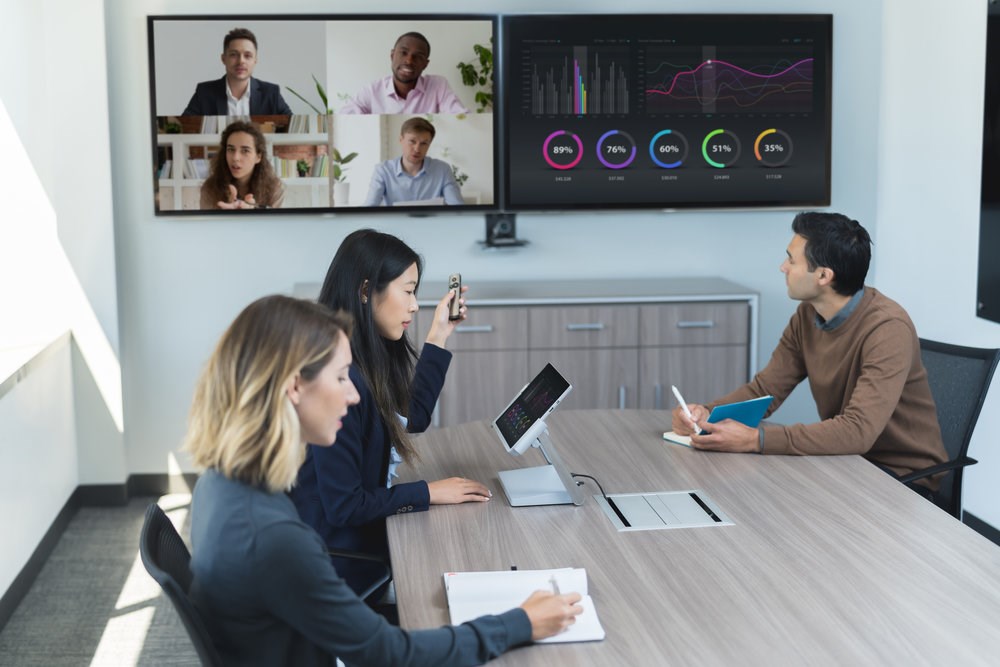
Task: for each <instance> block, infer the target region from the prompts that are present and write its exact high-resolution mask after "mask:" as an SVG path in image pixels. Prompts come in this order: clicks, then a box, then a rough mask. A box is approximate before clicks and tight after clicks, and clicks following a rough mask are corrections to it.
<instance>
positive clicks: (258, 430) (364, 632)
mask: <svg viewBox="0 0 1000 667" xmlns="http://www.w3.org/2000/svg"><path fill="white" fill-rule="evenodd" d="M350 330H351V323H350V319H349V316H347V315H344V314H341V313H336V314H335V313H333V312H332V311H330V310H329V309H327V308H326V307H324V306H322V305H319V304H316V303H312V302H308V301H302V300H298V299H293V298H290V297H285V296H270V297H265V298H263V299H260V300H258V301H256V302H254V303H252V304H250V306H248V307H247V308H246V309H245V310H244V311H243V312H242V313H240V315H239V316H238V317H237V318H236V320H235V321H234V322H233V324H232V325H231V326H230V327H229V329H228V330H227V331H226V332H225V334H223V336H222V339H221V340H220V341H219V343H218V345H217V346H216V349H215V351H214V352H213V354H212V357H211V359H210V360H209V362H208V365H207V367H206V368H205V370H204V372H203V373H202V376H201V378H200V379H199V381H198V385H197V388H196V390H195V397H194V403H193V405H192V408H191V417H190V425H189V429H188V434H187V437H186V440H185V448H186V449H187V451H188V452H190V454H191V456H192V458H193V459H194V461H195V463H196V464H197V465H199V466H201V467H203V468H204V469H205V472H204V474H203V475H202V476H201V478H200V479H199V480H198V483H197V485H196V486H195V491H194V498H193V500H192V507H191V542H192V547H193V549H192V551H193V553H192V559H191V571H192V574H193V575H194V581H193V583H192V586H191V596H192V598H193V600H194V603H195V606H196V607H197V608H198V610H199V611H200V612H201V615H202V616H203V617H204V619H205V622H206V624H207V625H208V628H209V631H210V634H211V635H212V637H213V640H214V642H215V645H216V648H217V649H218V651H219V653H220V654H221V655H222V656H223V659H224V661H225V662H226V663H227V664H230V663H231V664H240V665H281V664H285V665H332V664H334V662H335V658H337V657H339V658H340V659H341V660H343V661H344V662H346V663H347V664H349V665H350V664H361V665H390V664H391V665H473V664H480V663H482V662H484V661H486V660H489V659H491V658H493V657H496V656H497V655H499V654H501V653H503V652H504V651H506V650H508V649H509V648H511V647H513V646H516V645H519V644H523V643H526V642H528V641H530V640H537V639H542V638H544V637H548V636H551V635H554V634H556V633H558V632H561V631H562V630H564V629H565V628H566V627H567V626H569V625H570V624H571V623H573V622H574V621H575V617H576V615H577V614H579V613H580V612H581V611H582V609H581V608H580V606H579V605H578V604H576V603H577V602H578V601H579V599H580V596H579V595H578V594H575V593H571V594H566V595H554V594H552V593H546V592H542V591H539V592H536V593H535V594H533V595H532V596H531V597H530V598H528V599H527V600H526V601H525V602H524V603H523V604H522V605H521V606H520V607H518V608H515V609H512V610H510V611H508V612H505V613H503V614H500V615H499V616H483V617H481V618H478V619H476V620H474V621H471V622H469V623H465V624H463V625H461V626H458V627H449V626H446V627H442V628H438V629H434V630H420V631H414V632H406V631H404V630H401V629H400V628H398V627H396V626H393V625H390V624H389V623H388V622H387V621H386V620H385V619H384V618H383V617H381V616H379V615H378V614H376V613H375V612H374V611H372V610H371V609H370V608H369V607H368V606H367V605H366V604H364V602H362V601H361V600H360V599H358V597H357V595H356V594H355V593H354V592H353V591H352V590H351V589H350V588H349V587H348V586H347V584H345V583H344V581H343V580H342V579H341V578H340V577H339V576H338V575H337V572H336V571H335V570H334V568H333V565H332V564H331V562H330V559H329V558H328V556H327V553H326V549H325V546H324V544H323V541H322V540H321V539H320V537H319V535H317V534H316V533H315V531H313V529H312V528H310V527H309V526H307V525H306V524H305V523H303V522H302V521H301V520H300V519H299V517H298V514H297V512H296V511H295V506H294V505H293V504H292V502H291V501H290V500H289V499H288V496H287V495H286V494H285V492H286V491H287V490H288V489H289V488H290V487H291V485H292V484H293V483H294V482H295V478H296V473H297V472H298V469H299V466H300V465H301V463H302V461H303V459H304V457H305V451H306V442H310V443H314V444H318V445H322V446H327V447H329V446H336V445H335V444H334V441H335V440H336V437H337V431H338V430H339V429H340V427H341V420H342V419H343V417H344V415H346V414H347V408H348V406H350V405H353V404H355V403H357V401H358V392H357V390H356V389H355V388H354V385H353V384H352V382H351V380H350V377H349V374H348V373H349V370H350V366H351V348H350V344H349V342H348V340H349V336H350Z"/></svg>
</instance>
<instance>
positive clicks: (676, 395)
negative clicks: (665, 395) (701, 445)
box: [670, 385, 701, 435]
mask: <svg viewBox="0 0 1000 667" xmlns="http://www.w3.org/2000/svg"><path fill="white" fill-rule="evenodd" d="M670 389H671V391H673V392H674V398H676V399H677V402H678V403H680V404H681V412H683V413H684V416H685V417H687V418H688V421H689V422H691V424H692V425H693V426H694V434H695V435H701V428H699V427H698V423H697V422H695V420H694V417H693V416H691V411H690V410H688V404H687V401H685V400H684V397H683V396H681V392H680V390H679V389H677V387H676V386H674V385H670Z"/></svg>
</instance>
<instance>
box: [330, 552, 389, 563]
mask: <svg viewBox="0 0 1000 667" xmlns="http://www.w3.org/2000/svg"><path fill="white" fill-rule="evenodd" d="M326 552H327V553H328V554H330V555H331V556H337V557H338V558H351V559H353V560H367V561H371V562H373V563H381V564H382V565H385V566H386V567H388V566H389V561H387V560H386V559H385V558H384V557H382V556H378V555H376V554H369V553H365V552H363V551H351V550H350V549H327V550H326Z"/></svg>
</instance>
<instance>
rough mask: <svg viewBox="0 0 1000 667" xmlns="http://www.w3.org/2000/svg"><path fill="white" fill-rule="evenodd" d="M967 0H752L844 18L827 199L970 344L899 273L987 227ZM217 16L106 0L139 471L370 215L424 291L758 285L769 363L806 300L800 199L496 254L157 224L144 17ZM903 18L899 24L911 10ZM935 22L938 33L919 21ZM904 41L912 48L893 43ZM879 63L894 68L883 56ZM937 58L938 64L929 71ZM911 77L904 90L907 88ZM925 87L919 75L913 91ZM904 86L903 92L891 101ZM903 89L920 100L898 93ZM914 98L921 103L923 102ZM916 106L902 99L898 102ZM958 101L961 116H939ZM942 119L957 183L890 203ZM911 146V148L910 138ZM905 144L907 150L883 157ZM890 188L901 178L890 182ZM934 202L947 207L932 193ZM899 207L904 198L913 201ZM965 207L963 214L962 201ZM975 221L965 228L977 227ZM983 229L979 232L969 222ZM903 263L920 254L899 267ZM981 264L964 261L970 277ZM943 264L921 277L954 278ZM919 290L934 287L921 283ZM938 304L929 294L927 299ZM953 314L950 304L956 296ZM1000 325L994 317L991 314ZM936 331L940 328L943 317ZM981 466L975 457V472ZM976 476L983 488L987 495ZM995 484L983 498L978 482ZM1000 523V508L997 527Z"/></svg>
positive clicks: (367, 7) (407, 227)
mask: <svg viewBox="0 0 1000 667" xmlns="http://www.w3.org/2000/svg"><path fill="white" fill-rule="evenodd" d="M962 4H969V5H972V6H971V7H963V9H961V10H953V9H952V8H949V12H950V14H949V16H948V17H945V16H943V14H944V12H942V11H940V3H938V2H935V1H934V0H916V1H915V2H902V0H898V1H897V0H883V1H881V2H880V1H878V0H876V1H874V2H873V1H872V0H828V1H824V2H814V3H810V4H809V5H808V6H807V7H804V6H803V3H801V2H800V1H798V0H769V1H761V2H757V3H755V4H754V6H753V8H752V9H753V11H755V12H769V11H773V12H800V11H805V10H808V11H816V12H824V11H827V12H832V13H833V14H834V16H835V18H834V53H835V56H834V65H833V72H834V76H833V85H834V95H833V111H834V118H833V136H834V150H833V178H832V181H833V201H832V205H831V209H833V210H838V211H843V212H845V213H848V214H850V215H852V216H854V217H856V218H858V219H859V220H861V221H862V222H863V223H864V224H865V225H866V226H867V227H868V228H869V229H870V230H871V231H872V233H873V235H874V236H875V238H876V240H877V242H878V245H877V246H876V249H875V253H876V260H875V264H874V267H873V273H872V276H871V281H870V282H872V284H874V285H875V286H876V287H879V288H882V289H883V290H884V291H886V292H887V293H889V294H890V295H892V296H895V297H897V298H899V299H900V300H901V301H902V302H903V303H904V305H906V306H907V307H909V308H911V309H912V310H913V311H915V314H916V317H915V319H918V322H917V324H918V326H925V327H926V329H927V330H928V331H927V333H928V335H935V337H939V338H943V339H949V338H955V337H958V336H959V335H961V334H960V331H961V330H968V329H970V328H971V327H970V326H962V327H961V329H959V328H957V327H956V328H952V327H945V326H944V325H943V323H942V319H938V320H936V321H935V320H934V318H933V317H932V316H931V315H929V311H925V310H922V308H921V304H920V303H918V297H920V298H922V296H923V292H922V291H921V290H916V289H915V288H914V287H912V286H911V285H908V284H907V282H906V280H907V279H905V278H902V279H901V278H900V277H899V276H900V275H901V274H902V273H903V269H905V270H906V273H907V274H912V273H913V272H914V269H915V267H916V268H918V269H919V265H917V264H915V263H912V262H909V261H907V260H906V259H904V258H899V255H897V254H896V251H895V247H896V246H899V245H900V243H897V240H899V241H900V242H902V240H903V239H904V238H905V237H909V238H914V237H916V238H919V239H923V240H922V241H914V242H919V243H921V244H922V245H921V249H920V252H921V253H922V254H924V255H927V256H929V257H933V258H934V259H935V260H936V261H935V262H926V263H925V264H924V265H925V266H935V267H941V269H944V268H945V267H947V268H948V269H956V270H957V269H958V267H959V266H962V267H964V263H966V262H968V263H969V264H970V265H974V259H975V253H974V246H975V240H974V238H973V237H971V236H970V237H969V238H970V239H971V241H970V243H969V254H968V255H967V256H966V255H965V254H964V253H959V254H956V255H953V256H948V257H945V258H943V257H941V256H939V255H937V254H936V253H935V252H934V249H935V248H937V247H938V246H939V244H938V242H937V239H936V238H935V237H933V236H931V232H934V233H937V230H939V229H940V228H941V223H942V220H947V224H948V228H949V230H951V229H955V228H956V227H961V228H962V229H966V228H968V229H972V226H973V225H975V224H976V221H977V219H978V217H977V216H976V215H967V214H966V213H964V212H962V211H963V210H967V211H972V210H973V208H974V207H973V205H972V204H971V203H970V201H972V199H974V198H973V197H972V194H973V193H972V192H971V188H969V187H952V186H955V185H958V184H959V181H961V180H962V179H967V180H968V181H969V182H970V183H978V168H977V167H976V165H978V161H979V150H978V148H977V145H978V144H977V142H978V141H979V139H978V137H979V132H980V126H981V120H980V116H981V111H980V109H979V107H978V106H977V103H975V102H973V101H970V99H969V98H970V97H971V98H976V99H978V98H979V97H980V96H981V92H980V90H981V88H982V65H981V62H980V61H981V55H982V51H983V46H982V40H983V35H982V34H981V17H979V16H978V15H979V14H982V13H984V12H985V9H983V8H982V7H984V6H985V0H981V1H980V0H977V2H975V3H962ZM282 9H283V11H289V12H293V11H298V12H324V11H331V7H330V6H329V5H328V3H326V2H323V1H321V0H296V1H293V2H289V3H288V4H287V5H286V6H284V7H283V8H282ZM335 9H336V10H337V11H386V12H390V11H398V7H397V6H396V5H394V4H392V3H389V2H387V1H386V0H372V1H371V2H368V3H364V4H363V3H361V2H359V1H353V2H345V3H342V4H341V5H338V6H337V7H336V8H335ZM462 9H463V10H467V11H482V12H491V11H494V10H495V5H491V4H489V3H486V2H485V1H483V0H472V1H471V2H469V3H466V5H464V6H463V8H462ZM562 9H563V5H562V4H561V3H554V2H548V3H543V4H541V5H539V4H537V3H536V2H525V1H518V2H509V3H506V4H505V5H504V11H507V12H521V11H560V10H562ZM608 9H609V8H608V7H607V5H606V3H600V2H598V1H597V0H581V1H580V2H578V3H577V4H576V5H574V10H575V11H594V12H601V11H607V10H608ZM626 9H627V10H630V11H636V12H643V11H645V12H670V11H677V12H689V11H692V9H694V8H693V7H692V5H691V4H690V3H688V2H682V1H680V0H671V1H663V0H635V1H633V2H630V3H629V4H628V5H627V7H624V6H623V7H616V8H614V10H615V11H625V10H626ZM696 9H697V10H698V11H706V12H708V11H718V12H738V11H747V10H748V7H747V5H746V3H745V2H741V1H740V0H706V1H705V2H702V3H701V4H699V5H698V7H697V8H696ZM451 10H453V5H452V4H451V3H444V2H432V3H430V4H425V5H422V6H421V7H420V11H426V12H433V11H451ZM240 11H242V12H245V13H253V12H269V11H274V7H273V3H271V2H265V1H263V0H247V1H246V2H243V3H241V5H240ZM167 12H172V13H199V12H204V5H203V3H202V2H200V0H139V1H136V0H107V30H108V49H109V72H110V77H109V78H110V99H111V118H112V127H114V128H115V132H114V134H113V136H112V155H113V165H114V172H113V173H114V181H115V186H116V194H117V196H116V199H115V219H116V221H117V225H118V234H119V241H120V246H119V253H118V261H119V271H120V275H121V282H120V284H121V290H120V294H119V297H120V304H121V319H122V332H123V346H122V355H123V356H122V360H123V367H124V369H125V370H124V375H125V377H124V382H125V389H126V392H125V395H126V401H125V409H126V417H127V419H128V421H129V423H131V424H133V425H135V428H133V429H131V430H130V431H129V433H128V437H127V449H128V469H129V471H130V472H133V473H142V472H163V471H164V470H165V469H166V460H167V457H168V455H169V453H170V452H171V451H173V450H174V449H175V448H176V446H177V443H178V442H179V440H180V437H181V435H182V433H183V430H184V420H185V416H186V412H187V407H188V404H189V401H190V396H191V390H192V386H193V383H194V379H195V377H196V374H197V372H198V370H199V368H200V366H201V364H202V363H203V361H204V359H205V358H206V357H207V355H208V353H209V351H210V349H211V346H212V345H213V343H214V341H215V339H216V338H217V336H218V335H219V334H220V333H221V331H222V330H223V328H224V327H225V326H226V325H227V324H228V322H229V321H230V320H231V319H232V318H233V316H234V315H235V314H236V313H237V312H238V311H239V309H240V308H242V306H244V305H245V304H246V303H247V302H249V301H250V300H252V299H253V298H256V297H258V296H260V295H262V294H266V293H270V292H276V291H286V292H287V291H290V289H291V286H292V285H293V284H294V283H296V282H316V281H320V280H321V279H322V277H323V275H324V273H325V269H326V266H327V264H328V262H329V260H330V258H331V257H332V255H333V252H334V251H335V249H336V247H337V245H338V244H339V242H340V241H341V239H342V238H343V237H344V236H345V235H346V234H347V233H348V232H350V231H351V230H353V229H355V228H357V227H360V226H374V227H377V228H380V229H382V230H385V231H388V232H390V233H394V234H397V235H399V236H401V237H402V238H403V239H405V240H406V241H407V242H409V243H410V244H411V245H413V246H414V247H415V248H416V249H418V250H419V251H420V252H422V253H423V254H424V256H425V258H426V262H427V273H426V276H425V285H427V287H426V288H425V295H426V294H428V292H430V290H431V289H432V288H431V286H432V285H435V284H443V281H444V279H445V277H446V276H447V274H448V273H449V272H451V271H455V270H458V271H461V272H462V273H463V275H464V276H465V278H466V281H467V282H468V283H469V285H470V286H471V288H472V289H473V290H474V289H475V282H476V280H488V279H499V278H512V277H517V276H527V275H529V274H530V275H531V276H534V277H537V278H540V279H545V278H566V277H576V276H587V277H605V276H606V277H635V278H652V279H655V278H656V277H662V276H679V275H718V276H721V277H724V278H728V279H730V280H733V281H736V282H740V283H743V284H745V285H747V286H749V287H751V288H753V289H755V290H757V291H759V292H760V294H761V313H760V315H761V326H760V348H759V352H760V355H761V361H762V363H763V362H765V361H766V359H767V358H768V356H769V354H770V351H771V349H773V347H774V345H775V343H776V341H777V339H778V337H779V335H780V333H781V330H782V328H783V327H784V325H785V323H786V321H787V318H788V316H789V315H790V313H791V312H792V310H793V309H794V305H795V304H794V303H792V302H791V301H789V300H788V298H787V296H786V295H785V289H784V284H783V281H782V278H781V276H780V274H779V273H778V264H779V263H780V262H781V260H782V258H783V255H784V248H785V245H786V244H787V242H788V240H789V236H790V229H789V224H790V221H791V217H792V216H791V213H789V212H767V211H748V212H725V213H720V212H695V213H676V214H660V213H594V214H583V213H573V214H552V215H523V216H519V219H518V223H519V234H520V235H521V236H523V237H525V238H527V239H529V240H530V241H531V244H530V245H529V246H528V247H527V248H524V249H520V250H516V251H502V252H483V251H482V250H480V249H479V246H478V245H477V243H476V242H477V241H478V240H481V239H482V238H483V236H484V231H483V228H484V224H483V221H482V218H481V216H472V215H455V216H444V215H441V216H437V217H431V218H411V217H404V216H391V215H390V216H387V217H382V216H380V217H363V216H359V215H357V214H355V215H349V214H344V215H337V216H331V215H314V216H307V217H297V216H287V217H285V216H279V217H268V218H266V219H246V220H243V219H238V220H219V219H217V218H215V219H211V220H207V219H206V220H199V219H193V218H185V219H183V220H176V219H158V218H155V217H154V216H153V215H152V213H151V210H150V206H149V202H150V199H151V196H152V192H151V191H152V184H151V183H150V182H149V177H148V168H147V166H148V164H149V154H148V153H149V148H148V145H149V137H148V112H149V110H148V108H144V100H146V99H148V96H147V90H148V85H149V82H148V80H147V71H146V67H145V65H144V63H145V57H146V56H145V49H146V42H145V32H144V25H145V15H146V14H147V13H167ZM899 22H901V23H902V25H903V26H906V27H901V26H900V25H898V23H899ZM924 24H927V25H933V26H935V28H934V31H933V33H930V30H931V28H923V27H920V29H919V30H918V31H917V32H918V33H919V34H920V35H921V36H922V37H920V38H917V37H913V36H911V35H909V34H908V33H907V32H906V31H907V30H909V29H914V28H915V27H917V26H923V25H924ZM897 44H899V45H900V46H904V47H905V48H906V51H902V52H897V51H896V50H895V49H894V47H895V45H897ZM954 54H964V55H965V56H966V57H967V63H969V64H965V65H963V66H962V67H953V68H951V69H949V70H948V75H949V77H948V79H947V80H948V81H949V88H948V89H949V90H961V91H964V92H963V95H962V103H961V104H959V103H954V102H953V103H952V105H951V106H950V107H945V105H946V104H947V103H948V102H947V100H949V99H951V100H953V99H954V98H953V96H951V95H942V96H941V100H940V101H936V100H935V101H929V100H927V99H926V98H927V96H926V95H925V96H923V97H920V98H919V99H917V98H915V97H914V96H918V95H919V94H920V91H924V92H926V89H927V82H928V81H932V80H934V79H933V78H928V79H927V80H925V81H922V82H921V85H914V84H913V83H912V82H911V80H910V78H909V77H910V76H911V75H915V74H916V73H917V72H921V71H927V70H928V69H929V70H930V71H933V72H939V71H940V70H941V68H942V67H944V65H938V64H935V63H936V61H935V60H934V59H935V57H936V58H937V59H938V60H940V61H941V62H948V63H954V62H955V58H954ZM913 57H917V58H918V61H919V62H921V64H922V67H914V68H913V69H912V70H910V71H907V70H906V64H905V63H906V61H907V60H909V59H910V58H913ZM883 61H884V62H883ZM931 65H934V66H933V67H931ZM904 82H905V83H904ZM910 86H912V88H911V87H910ZM890 91H891V94H890ZM896 94H899V95H902V97H901V99H902V100H906V102H903V103H898V102H896V101H895V100H894V99H890V98H891V97H892V95H896ZM911 100H912V103H911V102H910V101H911ZM904 106H905V109H904V108H902V107H904ZM946 108H947V113H946V114H944V115H941V112H942V111H943V110H944V109H946ZM931 127H940V128H947V131H946V132H944V131H938V133H937V136H935V137H934V138H935V142H934V143H935V145H937V146H941V145H942V144H946V145H947V146H946V148H945V149H942V150H939V152H935V154H934V159H935V167H934V170H935V173H940V174H942V175H947V176H946V179H945V183H946V184H947V187H942V188H940V189H938V188H924V192H922V193H921V197H922V199H921V201H922V202H923V203H918V204H913V203H910V202H909V201H908V200H907V201H901V202H893V201H892V200H893V199H894V198H897V197H899V198H901V199H904V200H906V199H907V198H909V197H911V196H912V195H913V191H914V189H915V188H914V187H912V186H911V185H909V184H910V183H913V182H914V180H915V179H917V180H919V178H918V177H920V176H921V170H922V169H924V168H925V166H924V165H926V164H927V162H928V161H927V159H917V158H916V156H915V155H914V153H913V151H915V150H916V146H917V144H918V143H920V142H923V141H924V140H925V138H927V137H928V128H931ZM906 141H909V142H910V145H909V146H904V147H900V146H898V145H897V144H898V143H903V142H906ZM895 149H901V150H902V153H901V154H900V155H896V154H892V155H887V154H886V153H887V151H892V150H895ZM883 183H885V187H886V188H888V189H887V190H884V191H882V192H881V194H880V187H881V186H882V184H883ZM939 192H948V195H947V196H948V197H949V198H962V201H961V206H959V207H957V208H951V209H949V210H951V211H956V213H955V214H952V215H945V216H942V209H943V208H944V204H942V203H941V201H940V200H938V199H936V197H938V196H939V194H938V193H939ZM931 203H933V205H931ZM900 207H902V208H900ZM967 211H966V212H967ZM965 233H966V232H962V234H963V235H964V234H965ZM969 234H971V232H969ZM903 263H905V266H900V264H903ZM971 270H972V269H971V268H970V269H965V268H963V269H962V272H963V275H964V272H966V271H971ZM944 275H947V273H946V272H945V271H942V270H935V271H934V273H933V276H934V277H930V276H928V277H927V278H924V279H921V281H922V283H927V284H933V286H934V288H935V289H942V288H941V287H940V286H939V285H937V284H935V283H936V282H943V281H942V280H941V279H940V277H941V276H944ZM918 284H921V283H918ZM961 293H962V294H963V295H964V296H963V298H964V299H965V300H966V301H967V302H968V303H969V304H970V305H969V308H967V309H964V308H962V307H960V306H957V305H956V306H955V310H956V313H958V311H959V310H961V311H962V312H963V313H965V314H964V315H962V316H961V318H960V321H961V322H962V323H963V325H970V324H971V322H970V321H971V320H972V313H973V312H974V311H973V309H972V306H971V303H972V299H973V298H974V296H973V295H974V293H975V292H974V285H972V283H969V285H968V287H967V289H965V288H963V289H962V290H961ZM928 308H929V307H928ZM949 308H950V307H949ZM988 326H992V325H988ZM935 329H937V330H935ZM814 416H815V410H814V409H813V408H812V405H811V399H810V398H809V396H808V394H807V393H804V392H797V395H796V396H795V397H794V400H792V401H790V402H789V403H788V404H786V406H784V407H783V408H782V410H781V411H780V413H779V415H778V417H779V418H781V419H784V420H786V421H796V420H809V419H812V418H814ZM998 432H1000V429H998V428H997V426H996V424H995V423H994V424H993V425H992V426H991V425H989V424H988V420H986V419H984V428H983V429H981V437H983V438H990V436H991V435H992V439H993V440H996V435H997V434H998ZM973 471H975V469H973ZM976 483H978V484H979V488H978V489H974V488H972V487H973V486H974V485H975V484H976ZM977 494H983V495H977ZM996 495H997V494H996V492H992V493H991V489H990V488H989V485H988V483H987V482H986V481H985V480H984V479H983V478H975V477H974V476H973V474H971V473H970V484H969V496H970V499H969V503H968V507H969V509H970V510H972V511H975V512H977V513H980V514H981V515H986V516H989V514H988V513H989V509H990V506H992V505H996V503H995V500H992V499H994V498H996ZM994 523H995V524H997V525H1000V521H996V520H994Z"/></svg>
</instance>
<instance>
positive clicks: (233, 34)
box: [222, 28, 257, 53]
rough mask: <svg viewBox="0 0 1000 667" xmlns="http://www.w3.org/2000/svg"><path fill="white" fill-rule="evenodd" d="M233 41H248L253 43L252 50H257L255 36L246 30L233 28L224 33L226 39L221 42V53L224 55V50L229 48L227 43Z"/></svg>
mask: <svg viewBox="0 0 1000 667" xmlns="http://www.w3.org/2000/svg"><path fill="white" fill-rule="evenodd" d="M234 39H249V40H250V41H251V42H253V50H254V51H256V50H257V36H256V35H254V34H253V33H252V32H250V30H248V29H247V28H233V29H232V30H230V31H229V32H227V33H226V38H225V39H224V40H222V52H223V53H225V52H226V49H228V48H229V42H231V41H233V40H234Z"/></svg>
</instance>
